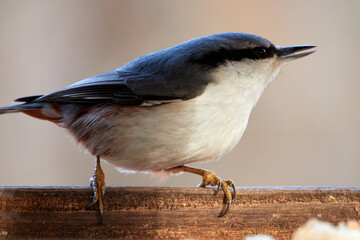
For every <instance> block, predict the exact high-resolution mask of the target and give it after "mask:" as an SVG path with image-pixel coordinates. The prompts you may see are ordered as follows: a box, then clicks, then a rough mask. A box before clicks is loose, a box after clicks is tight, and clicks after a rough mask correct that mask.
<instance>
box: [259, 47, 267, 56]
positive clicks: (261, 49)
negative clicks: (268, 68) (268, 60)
mask: <svg viewBox="0 0 360 240" xmlns="http://www.w3.org/2000/svg"><path fill="white" fill-rule="evenodd" d="M259 55H260V56H265V55H266V49H265V48H259Z"/></svg>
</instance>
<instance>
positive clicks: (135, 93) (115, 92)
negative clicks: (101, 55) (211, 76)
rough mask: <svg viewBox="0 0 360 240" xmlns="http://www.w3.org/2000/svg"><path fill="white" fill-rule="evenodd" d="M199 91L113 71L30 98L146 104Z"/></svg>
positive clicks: (173, 82)
mask: <svg viewBox="0 0 360 240" xmlns="http://www.w3.org/2000/svg"><path fill="white" fill-rule="evenodd" d="M189 80H191V79H189ZM201 88H205V86H204V87H201ZM202 91H203V90H202V89H200V91H199V89H198V88H196V87H194V86H192V85H191V84H190V85H189V84H187V81H181V79H169V78H168V79H166V78H165V77H164V76H163V75H155V74H153V75H146V74H134V73H131V72H127V71H119V70H116V71H112V72H108V73H104V74H101V75H98V76H95V77H91V78H87V79H84V80H82V81H80V82H77V83H75V84H73V85H70V86H68V87H66V88H64V89H62V90H59V91H56V92H53V93H50V94H47V95H44V96H41V97H39V98H36V99H34V100H33V101H34V102H66V103H84V104H96V103H104V102H108V103H114V104H118V105H124V106H131V105H144V106H149V105H159V104H163V103H169V102H172V101H179V100H188V99H191V98H193V97H196V96H197V95H199V94H200V93H201V92H202ZM20 100H23V99H20Z"/></svg>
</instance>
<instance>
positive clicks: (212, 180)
mask: <svg viewBox="0 0 360 240" xmlns="http://www.w3.org/2000/svg"><path fill="white" fill-rule="evenodd" d="M168 171H171V172H172V173H179V172H188V173H194V174H198V175H200V176H202V177H203V180H202V182H201V183H200V184H199V185H198V187H206V186H217V189H216V190H215V193H214V196H216V195H217V194H218V192H219V191H220V189H222V190H223V191H224V199H223V207H222V209H221V212H220V214H219V217H222V216H224V215H225V214H226V213H227V212H228V211H229V209H230V206H231V202H232V200H234V198H235V195H236V190H235V185H234V183H233V181H231V180H225V181H224V180H222V179H221V178H219V177H218V176H216V174H215V173H214V172H212V171H209V170H205V169H199V168H192V167H187V166H184V165H183V166H178V167H174V168H171V169H168ZM229 188H232V189H233V191H232V192H231V191H230V190H229Z"/></svg>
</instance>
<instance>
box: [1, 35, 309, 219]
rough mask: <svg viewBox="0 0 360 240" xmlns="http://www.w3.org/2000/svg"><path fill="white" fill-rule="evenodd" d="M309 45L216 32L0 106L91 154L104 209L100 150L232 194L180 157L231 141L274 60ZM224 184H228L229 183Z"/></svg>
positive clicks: (210, 151)
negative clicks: (60, 132)
mask: <svg viewBox="0 0 360 240" xmlns="http://www.w3.org/2000/svg"><path fill="white" fill-rule="evenodd" d="M313 47H314V46H309V45H306V46H293V47H277V46H275V45H274V44H272V43H271V42H270V41H268V40H266V39H264V38H262V37H259V36H256V35H252V34H246V33H236V32H231V33H220V34H214V35H210V36H206V37H201V38H196V39H193V40H190V41H188V42H185V43H182V44H179V45H177V46H175V47H172V48H168V49H165V50H162V51H158V52H154V53H150V54H147V55H144V56H142V57H139V58H137V59H135V60H133V61H131V62H129V63H128V64H126V65H125V66H123V67H121V68H119V69H117V70H115V71H111V72H107V73H104V74H101V75H98V76H95V77H91V78H87V79H85V80H82V81H80V82H77V83H75V84H73V85H70V86H68V87H66V88H64V89H61V90H59V91H56V92H53V93H50V94H47V95H38V96H30V97H23V98H19V99H16V100H15V102H22V104H20V105H15V106H9V107H4V108H0V114H2V113H11V112H23V113H25V114H28V115H30V116H32V117H36V118H39V119H44V120H49V121H51V122H54V123H56V124H57V125H59V126H61V127H64V128H66V129H67V130H68V131H69V132H70V133H71V135H72V136H73V137H74V138H75V139H76V141H77V142H78V143H80V144H81V145H83V146H84V147H85V149H86V150H87V151H88V152H90V153H91V154H92V155H93V156H95V157H96V167H95V172H94V175H93V177H92V179H91V186H92V187H93V189H94V198H93V201H92V203H91V204H90V205H93V204H94V203H97V204H98V206H99V209H100V213H101V214H102V213H103V194H104V193H105V180H104V173H103V171H102V169H101V166H100V158H101V159H103V160H105V161H107V162H109V163H111V164H113V165H115V166H116V167H117V168H119V169H122V170H127V171H135V172H159V171H163V172H168V173H178V172H190V173H195V174H198V175H201V176H202V177H203V181H202V183H201V184H200V186H201V187H205V186H208V185H211V186H218V189H217V191H216V193H217V192H218V191H219V189H220V188H221V189H222V190H223V191H224V205H223V208H222V210H221V212H220V215H219V216H223V215H225V214H226V213H227V211H228V210H229V207H230V205H231V201H232V199H234V197H235V186H234V184H233V182H232V181H231V180H222V179H220V178H219V177H217V176H216V175H215V174H214V172H211V171H208V170H203V169H196V168H191V167H187V166H185V164H190V163H193V162H201V161H208V160H216V159H219V158H221V157H222V156H223V155H224V154H226V153H228V152H229V151H231V150H232V149H233V148H234V147H235V145H236V144H237V143H238V142H239V140H240V138H241V136H242V135H243V133H244V130H245V128H246V125H247V123H248V119H249V115H250V112H251V110H252V109H253V107H254V106H255V104H256V102H257V101H258V99H259V97H260V95H261V93H262V92H263V90H264V88H265V87H266V86H267V85H268V84H269V83H270V82H271V81H272V79H274V77H275V76H276V75H277V73H278V72H279V69H280V67H281V66H282V65H283V64H284V63H286V62H288V61H290V60H293V59H298V58H300V57H304V56H307V55H309V54H310V53H312V52H314V51H307V52H301V53H299V52H300V51H303V50H307V49H310V48H313ZM229 188H230V189H233V190H232V191H231V190H230V189H229Z"/></svg>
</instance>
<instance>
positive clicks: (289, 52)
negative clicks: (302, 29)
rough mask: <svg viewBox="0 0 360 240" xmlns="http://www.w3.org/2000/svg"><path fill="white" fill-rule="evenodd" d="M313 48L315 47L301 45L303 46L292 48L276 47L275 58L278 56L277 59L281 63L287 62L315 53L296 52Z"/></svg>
mask: <svg viewBox="0 0 360 240" xmlns="http://www.w3.org/2000/svg"><path fill="white" fill-rule="evenodd" d="M314 47H316V46H313V45H303V46H292V47H277V56H278V58H277V59H278V60H279V61H282V62H287V61H291V60H295V59H298V58H302V57H305V56H307V55H309V54H312V53H313V52H315V51H307V52H302V53H298V52H300V51H304V50H307V49H311V48H314Z"/></svg>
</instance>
